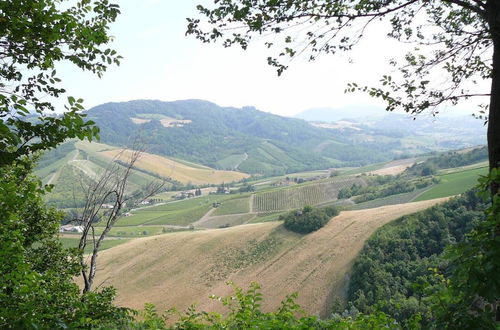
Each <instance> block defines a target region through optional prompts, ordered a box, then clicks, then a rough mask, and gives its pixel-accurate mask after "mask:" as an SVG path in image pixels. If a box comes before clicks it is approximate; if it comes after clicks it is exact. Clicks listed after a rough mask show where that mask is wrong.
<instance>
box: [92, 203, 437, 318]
mask: <svg viewBox="0 0 500 330" xmlns="http://www.w3.org/2000/svg"><path fill="white" fill-rule="evenodd" d="M443 200H445V199H437V200H430V201H425V202H417V203H408V204H405V205H404V207H401V205H393V206H384V207H379V208H375V209H371V210H361V211H344V212H342V213H341V214H340V215H339V216H337V217H335V218H333V219H332V220H331V221H330V222H329V223H328V224H327V225H326V226H325V227H323V228H322V229H320V230H319V231H317V232H314V233H311V234H309V235H298V234H295V233H292V232H289V231H287V230H285V229H284V228H283V227H282V226H281V224H280V223H278V222H270V223H261V224H251V225H242V226H237V227H232V228H227V229H217V230H205V231H195V232H180V233H171V234H166V235H161V236H153V237H148V238H143V239H136V240H133V241H130V242H128V243H125V244H122V245H120V246H117V247H114V248H111V249H109V250H106V251H103V252H102V253H101V254H100V257H99V261H98V262H99V265H100V266H99V271H98V272H97V279H96V285H99V284H100V283H101V282H103V281H105V283H106V285H113V286H114V287H116V289H117V291H118V298H117V302H118V303H119V304H121V305H124V306H129V307H133V308H142V307H143V305H144V303H145V302H152V303H154V304H156V305H157V307H159V309H160V310H163V309H164V308H169V307H172V306H176V307H178V308H180V309H186V308H187V307H188V306H189V305H191V304H192V303H193V302H197V303H198V306H199V308H200V309H201V310H207V311H210V310H214V308H217V307H216V306H219V304H215V303H214V302H212V301H210V300H209V299H208V296H209V295H210V294H217V295H221V294H227V293H229V288H228V287H227V285H226V284H225V282H226V281H228V280H231V281H233V282H235V283H236V284H238V285H242V286H247V285H248V284H249V283H250V282H251V281H258V282H259V283H261V284H262V288H263V293H264V296H265V297H266V299H265V300H264V309H265V310H269V309H271V308H275V307H277V305H278V303H279V302H280V301H281V300H282V299H283V298H284V297H285V295H286V294H289V293H291V292H294V291H297V292H298V293H299V298H298V303H299V304H301V305H302V306H304V307H305V309H306V310H307V311H308V312H310V313H313V314H321V315H323V316H325V315H328V313H329V311H330V310H331V309H330V308H331V306H332V304H333V302H334V301H335V300H336V299H340V300H342V301H343V300H344V299H345V290H346V281H347V279H348V277H347V274H348V272H349V269H350V267H351V265H352V262H353V260H354V258H355V256H356V255H357V254H358V252H359V251H360V250H361V248H362V247H363V242H364V241H365V240H366V239H367V238H368V237H370V235H371V234H372V233H373V232H374V231H375V230H376V229H377V228H378V227H380V226H382V225H383V224H385V223H387V222H389V221H392V220H394V219H396V218H398V217H400V216H402V215H405V214H409V213H413V212H417V211H420V210H423V209H425V208H427V207H429V206H431V205H434V204H436V203H439V202H441V201H443Z"/></svg>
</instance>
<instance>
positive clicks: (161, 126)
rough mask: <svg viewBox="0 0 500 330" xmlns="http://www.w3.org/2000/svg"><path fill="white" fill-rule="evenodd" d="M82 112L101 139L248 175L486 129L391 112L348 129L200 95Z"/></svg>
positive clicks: (353, 160)
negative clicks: (136, 139)
mask: <svg viewBox="0 0 500 330" xmlns="http://www.w3.org/2000/svg"><path fill="white" fill-rule="evenodd" d="M361 110H362V109H361ZM361 112H362V111H361ZM87 115H88V118H89V119H92V120H94V121H95V122H96V123H97V124H98V126H99V127H100V128H101V139H102V142H104V143H107V144H111V145H115V146H123V145H126V144H127V143H128V142H129V139H130V137H131V136H134V135H137V136H141V137H142V139H143V140H144V142H145V143H146V144H147V146H148V150H149V151H150V152H151V153H154V154H158V155H163V156H168V157H175V158H178V159H183V160H187V161H191V162H195V163H198V164H203V165H205V166H209V167H212V168H216V169H225V170H238V171H241V172H245V173H250V174H265V175H282V174H285V173H293V172H299V171H306V170H316V169H325V168H329V167H343V166H360V165H366V164H370V163H375V162H384V161H389V160H392V159H394V158H398V157H401V156H402V155H407V154H409V155H412V154H419V153H423V152H429V151H433V150H438V151H440V150H447V149H450V148H461V147H468V146H473V145H476V144H481V143H484V134H483V136H482V137H481V136H479V137H478V138H476V139H475V140H471V139H470V137H471V136H477V135H473V134H469V133H470V132H469V131H467V132H466V133H464V134H462V135H460V137H459V138H456V137H454V136H455V135H456V133H457V130H460V129H452V131H450V132H449V133H448V134H447V133H446V130H444V129H439V130H433V123H432V122H428V121H425V124H424V123H423V121H422V122H420V121H418V120H417V121H415V122H418V123H419V125H420V126H418V125H417V126H413V127H412V125H413V124H412V123H413V121H412V120H411V119H410V118H408V117H407V116H402V117H401V116H399V117H398V115H394V116H396V117H394V118H395V123H394V124H386V123H384V122H383V121H378V122H377V123H372V122H370V121H368V120H367V119H359V118H358V120H360V121H359V122H355V123H350V124H349V125H348V127H347V128H346V127H344V126H342V125H340V126H339V125H333V126H331V125H326V126H325V125H321V124H319V125H318V124H315V125H312V124H310V123H308V122H306V121H304V120H302V119H296V118H287V117H281V116H277V115H273V114H270V113H266V112H262V111H259V110H257V109H255V108H253V107H243V108H241V109H237V108H232V107H220V106H218V105H216V104H213V103H210V102H207V101H202V100H184V101H175V102H162V101H153V100H137V101H129V102H123V103H106V104H102V105H99V106H97V107H94V108H92V109H90V110H89V111H88V112H87ZM391 120H392V117H391ZM420 123H422V124H420ZM378 125H385V126H384V127H383V128H380V127H378ZM441 126H443V125H441ZM441 126H439V127H441ZM444 126H446V125H444ZM462 126H463V125H462ZM462 126H460V127H462ZM422 127H424V128H425V129H423V128H422ZM448 129H450V127H448ZM483 131H484V129H483ZM481 138H483V140H481ZM478 140H481V142H477V141H478Z"/></svg>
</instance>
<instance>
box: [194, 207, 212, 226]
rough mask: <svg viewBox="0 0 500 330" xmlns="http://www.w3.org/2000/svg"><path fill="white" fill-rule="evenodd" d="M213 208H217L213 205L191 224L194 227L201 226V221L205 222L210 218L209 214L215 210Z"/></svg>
mask: <svg viewBox="0 0 500 330" xmlns="http://www.w3.org/2000/svg"><path fill="white" fill-rule="evenodd" d="M215 210H217V208H215V207H213V208H211V209H210V210H208V212H207V213H205V214H204V215H203V216H202V217H201V218H200V219H198V220H196V221H195V222H193V223H192V225H193V226H194V227H203V223H205V222H207V221H208V220H209V219H210V216H211V215H212V213H214V212H215Z"/></svg>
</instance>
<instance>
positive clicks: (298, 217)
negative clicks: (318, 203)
mask: <svg viewBox="0 0 500 330" xmlns="http://www.w3.org/2000/svg"><path fill="white" fill-rule="evenodd" d="M338 214H339V210H338V209H336V208H335V207H332V206H328V207H324V208H313V207H312V206H304V207H303V208H302V209H301V210H296V211H291V212H289V213H287V214H282V215H280V216H279V220H282V221H284V226H285V228H286V229H288V230H291V231H293V232H296V233H300V234H308V233H311V232H313V231H316V230H318V229H320V228H321V227H323V226H324V225H326V224H327V223H328V221H330V219H331V218H332V217H334V216H336V215H338Z"/></svg>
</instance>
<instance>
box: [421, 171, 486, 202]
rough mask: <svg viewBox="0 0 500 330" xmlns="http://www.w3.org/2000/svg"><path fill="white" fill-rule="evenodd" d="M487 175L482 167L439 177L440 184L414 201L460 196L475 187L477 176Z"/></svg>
mask: <svg viewBox="0 0 500 330" xmlns="http://www.w3.org/2000/svg"><path fill="white" fill-rule="evenodd" d="M487 173H488V168H487V167H482V168H475V169H468V170H465V171H461V172H455V173H450V174H444V175H440V176H439V178H440V179H441V183H439V184H437V185H435V186H433V187H432V188H430V189H429V190H427V191H426V192H424V193H423V194H421V195H420V196H418V197H417V198H416V199H415V200H416V201H423V200H426V199H433V198H439V197H445V196H453V195H457V194H461V193H463V192H464V191H466V190H468V189H471V188H473V187H474V186H476V185H477V183H478V182H477V180H478V179H479V176H480V175H486V174H487Z"/></svg>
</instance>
